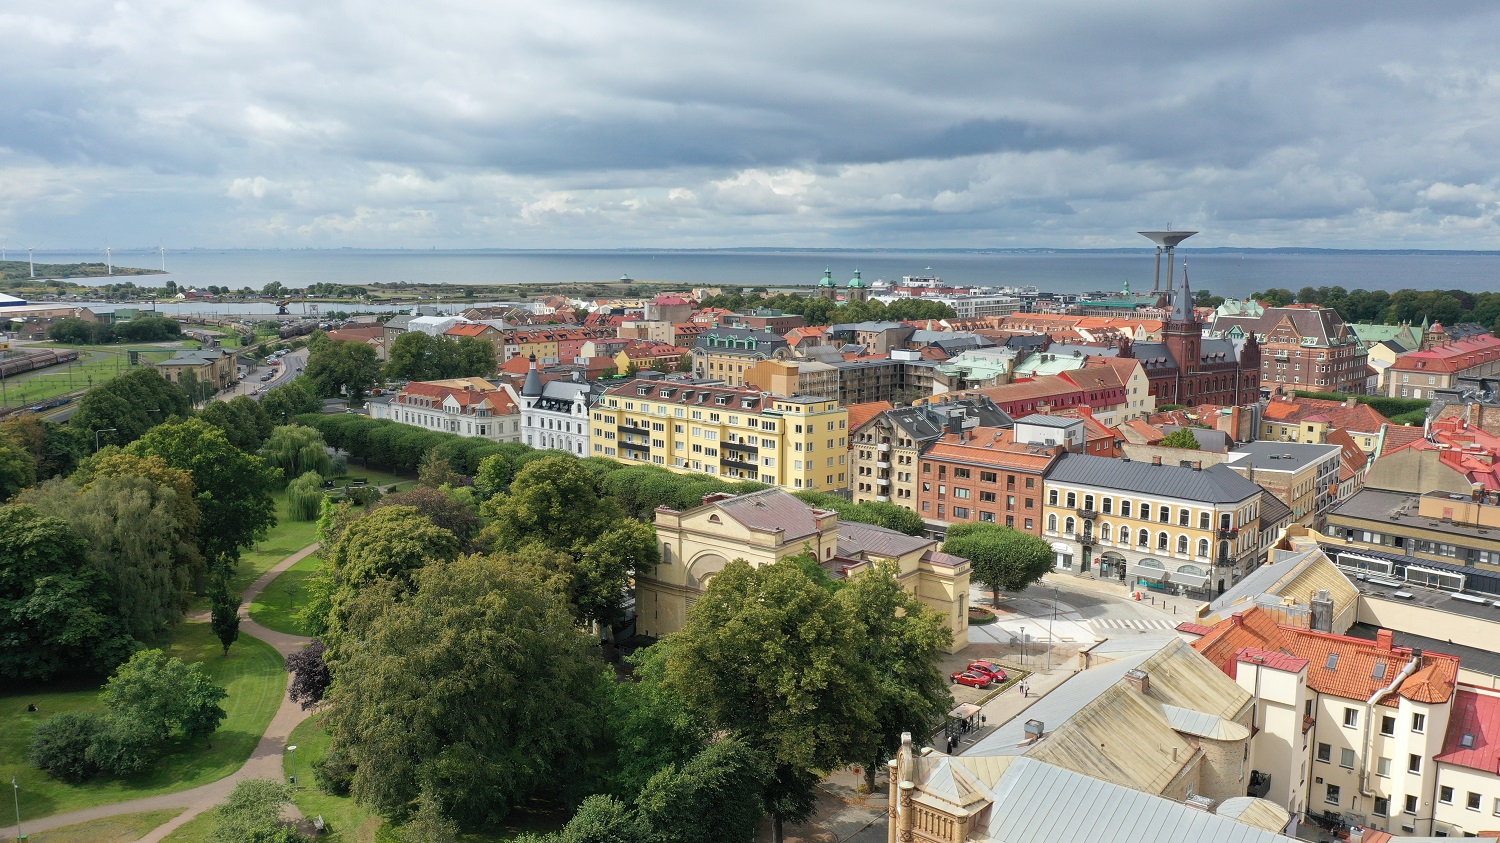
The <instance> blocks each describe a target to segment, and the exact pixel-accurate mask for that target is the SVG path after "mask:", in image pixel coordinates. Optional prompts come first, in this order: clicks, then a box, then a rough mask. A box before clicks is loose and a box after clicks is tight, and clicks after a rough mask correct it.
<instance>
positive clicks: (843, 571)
mask: <svg viewBox="0 0 1500 843" xmlns="http://www.w3.org/2000/svg"><path fill="white" fill-rule="evenodd" d="M704 501H705V502H704V504H703V505H702V506H698V507H694V508H692V509H689V510H687V511H685V512H678V511H676V510H672V509H667V508H665V507H663V508H660V509H657V510H656V522H655V524H656V538H657V541H658V542H659V543H660V547H661V562H660V563H659V564H657V566H656V567H655V568H654V569H653V570H652V571H651V572H650V573H649V574H642V575H639V576H637V578H636V584H635V585H636V629H637V631H638V632H640V633H641V634H642V635H649V636H652V637H656V638H660V637H662V636H664V635H670V634H671V633H673V632H676V631H677V630H679V629H681V628H682V627H683V625H684V624H685V623H686V621H687V613H688V610H690V609H691V608H692V606H693V604H694V603H695V602H697V600H698V598H699V597H701V596H702V595H703V593H704V591H705V590H706V589H707V588H708V584H709V582H710V581H712V579H713V577H714V575H715V574H717V573H718V572H720V571H722V570H723V569H724V566H725V565H728V564H729V563H730V562H731V561H733V560H735V559H744V560H746V561H747V562H749V563H750V564H751V565H752V566H755V567H757V568H758V567H760V566H762V565H771V564H775V563H776V562H777V561H779V560H781V559H785V558H786V557H788V556H796V555H797V554H799V553H802V552H803V551H804V550H806V551H809V552H811V553H813V554H814V555H815V556H817V558H818V561H819V562H820V563H821V564H822V565H823V566H824V568H825V569H827V570H828V571H829V572H830V574H831V575H832V576H834V577H835V578H841V577H850V576H859V574H860V573H861V572H862V571H864V570H867V569H868V568H869V567H870V566H871V565H874V564H879V563H882V562H890V563H892V564H894V565H895V567H896V569H897V573H896V576H897V579H898V580H899V581H900V582H901V585H902V586H903V587H904V588H905V589H906V590H907V591H909V592H911V593H912V594H914V595H915V596H916V597H917V599H919V600H921V601H922V602H923V603H924V604H926V605H928V606H931V607H932V608H933V609H934V610H936V611H937V612H938V614H939V615H941V616H942V618H943V621H944V625H945V626H946V627H947V628H948V629H949V631H951V632H952V633H953V645H952V647H951V649H950V652H957V651H959V650H962V649H963V648H964V647H967V646H968V644H969V624H968V608H969V607H968V596H969V561H968V560H967V559H963V558H960V557H957V556H952V555H949V554H946V553H943V552H941V551H940V550H938V543H937V542H936V541H934V540H932V539H925V538H918V537H913V536H908V535H906V534H904V533H898V532H896V531H894V530H887V529H884V528H881V527H874V526H871V525H869V524H856V523H852V522H848V523H840V522H839V518H838V513H835V512H833V511H831V510H823V509H814V508H813V507H810V506H808V505H807V504H805V503H803V502H802V501H800V500H798V499H797V498H796V497H794V496H792V495H791V494H788V493H787V492H785V491H782V490H780V489H766V490H765V491H761V492H754V493H752V494H748V495H739V496H733V495H722V496H721V495H709V496H708V497H706V498H705V499H704Z"/></svg>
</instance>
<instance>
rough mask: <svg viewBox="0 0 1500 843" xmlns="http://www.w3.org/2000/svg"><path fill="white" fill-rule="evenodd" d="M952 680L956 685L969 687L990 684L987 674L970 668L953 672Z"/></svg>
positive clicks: (986, 686) (981, 686)
mask: <svg viewBox="0 0 1500 843" xmlns="http://www.w3.org/2000/svg"><path fill="white" fill-rule="evenodd" d="M953 682H954V683H955V684H958V685H968V686H969V687H970V688H981V689H983V688H988V687H989V686H990V678H989V677H988V676H985V675H984V674H982V673H975V672H974V671H972V670H960V671H959V672H958V673H955V674H953Z"/></svg>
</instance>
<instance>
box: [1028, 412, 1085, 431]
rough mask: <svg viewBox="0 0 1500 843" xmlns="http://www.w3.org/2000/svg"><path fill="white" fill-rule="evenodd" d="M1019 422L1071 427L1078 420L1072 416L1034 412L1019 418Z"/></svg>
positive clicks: (1040, 425) (1037, 425)
mask: <svg viewBox="0 0 1500 843" xmlns="http://www.w3.org/2000/svg"><path fill="white" fill-rule="evenodd" d="M1019 423H1020V424H1029V425H1033V426H1036V427H1057V428H1065V427H1072V426H1073V425H1076V424H1078V423H1079V420H1078V419H1076V418H1073V417H1072V416H1049V415H1045V414H1042V413H1036V414H1033V415H1030V416H1026V417H1025V418H1022V419H1020V421H1019Z"/></svg>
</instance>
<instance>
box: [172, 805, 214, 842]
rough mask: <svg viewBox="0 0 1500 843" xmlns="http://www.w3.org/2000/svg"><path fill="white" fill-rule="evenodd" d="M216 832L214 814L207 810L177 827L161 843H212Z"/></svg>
mask: <svg viewBox="0 0 1500 843" xmlns="http://www.w3.org/2000/svg"><path fill="white" fill-rule="evenodd" d="M218 830H219V827H218V822H217V821H216V818H215V816H214V812H213V811H212V810H208V811H204V812H203V813H201V814H199V815H198V816H196V817H193V818H192V819H190V820H188V821H187V822H185V823H183V824H182V825H179V826H178V827H177V829H176V830H175V831H173V832H172V833H171V834H168V835H167V836H166V837H165V838H163V840H162V843H214V841H215V840H216V839H217V837H218Z"/></svg>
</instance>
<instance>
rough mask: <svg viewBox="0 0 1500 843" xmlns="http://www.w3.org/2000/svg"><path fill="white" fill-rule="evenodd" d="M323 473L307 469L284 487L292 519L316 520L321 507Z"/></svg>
mask: <svg viewBox="0 0 1500 843" xmlns="http://www.w3.org/2000/svg"><path fill="white" fill-rule="evenodd" d="M323 498H324V494H323V475H321V474H319V473H317V472H316V471H309V472H306V473H304V474H302V475H301V476H299V477H298V478H297V479H296V480H293V481H292V482H291V483H290V484H289V485H288V486H287V487H286V500H287V508H288V509H289V510H290V511H291V515H292V520H293V521H316V520H318V515H319V514H321V512H322V509H323Z"/></svg>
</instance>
